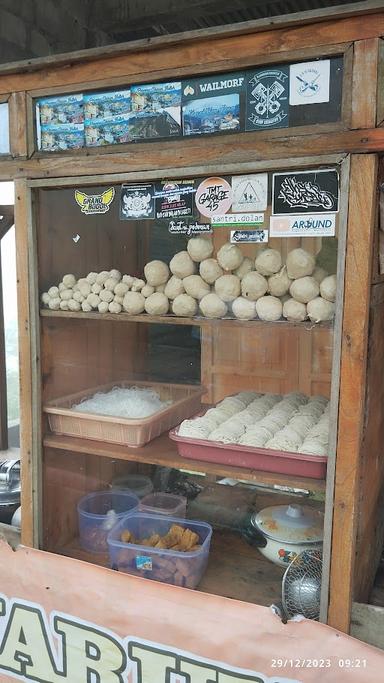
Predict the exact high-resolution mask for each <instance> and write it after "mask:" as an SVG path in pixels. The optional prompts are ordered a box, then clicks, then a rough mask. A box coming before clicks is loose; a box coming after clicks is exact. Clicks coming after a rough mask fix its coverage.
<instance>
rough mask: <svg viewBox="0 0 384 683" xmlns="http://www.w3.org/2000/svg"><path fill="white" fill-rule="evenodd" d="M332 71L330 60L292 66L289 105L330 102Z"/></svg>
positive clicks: (290, 69) (290, 70)
mask: <svg viewBox="0 0 384 683" xmlns="http://www.w3.org/2000/svg"><path fill="white" fill-rule="evenodd" d="M330 70H331V62H330V60H329V59H322V60H319V61H314V62H303V63H301V64H292V65H291V66H290V68H289V104H291V105H292V106H295V105H299V104H316V103H320V102H329V82H330Z"/></svg>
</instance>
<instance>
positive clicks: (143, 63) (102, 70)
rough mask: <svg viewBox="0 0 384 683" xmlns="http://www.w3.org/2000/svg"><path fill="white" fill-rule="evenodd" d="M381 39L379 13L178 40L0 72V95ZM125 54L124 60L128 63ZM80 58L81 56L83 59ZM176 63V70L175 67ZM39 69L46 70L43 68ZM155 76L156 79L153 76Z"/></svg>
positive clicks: (383, 22) (383, 29)
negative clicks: (28, 70)
mask: <svg viewBox="0 0 384 683" xmlns="http://www.w3.org/2000/svg"><path fill="white" fill-rule="evenodd" d="M381 34H384V13H383V12H381V13H379V14H373V15H369V14H368V15H367V16H365V17H364V18H363V19H362V18H361V17H350V18H348V19H343V20H340V21H339V22H337V21H334V20H332V21H324V22H321V23H318V24H316V23H315V24H313V25H311V26H307V25H303V26H299V27H296V28H285V29H284V30H276V28H274V29H273V30H267V31H262V32H259V33H257V32H256V33H252V34H244V35H233V36H228V37H222V36H221V35H220V34H219V35H218V36H215V35H211V36H210V37H209V38H208V37H205V38H204V39H201V40H194V41H191V42H190V43H189V44H188V48H186V40H185V38H184V37H181V39H180V42H179V43H178V44H171V45H165V46H163V47H162V49H160V45H159V46H158V47H157V49H156V50H150V51H148V50H143V49H142V47H141V49H136V51H133V50H132V49H129V50H128V49H127V50H126V52H125V53H124V54H123V55H121V54H118V55H112V56H109V55H108V54H107V53H105V54H104V57H102V56H100V59H98V60H93V61H92V62H90V61H88V60H86V59H83V61H81V62H80V61H78V60H74V61H73V62H68V61H67V62H66V63H65V64H64V65H62V64H58V65H54V64H53V65H52V67H51V68H50V69H48V68H47V65H46V64H45V65H43V64H41V65H40V70H38V71H32V72H31V73H28V72H21V71H19V72H18V73H15V72H12V73H9V72H8V73H7V72H4V74H3V75H2V76H0V93H9V92H15V91H24V90H26V91H30V90H37V89H42V88H54V87H63V86H65V85H71V87H72V88H73V89H74V90H76V86H78V87H79V88H81V86H84V85H85V84H88V87H89V83H92V82H96V81H100V84H101V86H100V87H103V86H104V85H105V83H107V82H109V83H110V82H111V79H116V78H119V77H120V78H125V79H126V83H127V84H129V83H132V82H135V80H136V79H137V78H138V77H140V75H141V81H144V80H145V79H150V80H151V79H152V78H155V79H156V80H164V77H165V72H166V70H167V69H168V70H169V69H173V71H174V74H175V75H177V74H179V77H180V74H183V70H184V69H186V68H189V69H190V70H191V69H193V71H190V73H195V74H199V73H201V72H202V73H204V72H207V65H208V66H209V68H212V65H216V66H215V68H214V70H217V71H218V70H220V69H221V70H222V71H225V70H233V69H236V68H243V67H244V66H245V65H246V64H248V65H249V66H252V65H253V64H258V63H266V62H267V63H268V62H269V61H270V60H271V59H272V55H278V54H283V53H284V57H283V59H284V60H285V59H287V55H286V53H290V52H292V51H293V50H294V51H296V54H297V59H298V60H300V59H302V56H301V55H300V50H305V49H315V48H318V56H322V53H323V50H326V47H327V46H332V45H338V44H340V43H350V42H353V41H355V40H366V39H369V38H376V37H379V36H380V35H381ZM128 55H129V58H128ZM84 56H85V55H83V57H84ZM175 64H176V65H177V68H175ZM43 66H45V68H44V69H43ZM156 74H157V75H156Z"/></svg>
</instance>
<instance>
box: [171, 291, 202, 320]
mask: <svg viewBox="0 0 384 683" xmlns="http://www.w3.org/2000/svg"><path fill="white" fill-rule="evenodd" d="M172 313H174V314H175V315H178V316H181V317H183V318H192V317H193V316H194V315H196V313H197V301H196V299H194V298H193V297H192V296H189V294H179V296H177V297H176V299H174V301H173V302H172Z"/></svg>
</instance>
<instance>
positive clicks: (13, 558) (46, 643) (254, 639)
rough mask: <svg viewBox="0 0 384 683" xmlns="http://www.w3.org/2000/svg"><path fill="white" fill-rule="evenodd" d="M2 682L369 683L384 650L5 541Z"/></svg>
mask: <svg viewBox="0 0 384 683" xmlns="http://www.w3.org/2000/svg"><path fill="white" fill-rule="evenodd" d="M0 586H1V588H0V591H1V594H0V643H1V644H0V681H1V682H3V681H5V682H6V681H14V680H22V681H41V682H44V683H65V682H66V681H68V682H70V683H125V682H126V683H267V682H268V683H283V682H285V683H293V682H298V683H301V682H303V683H307V682H313V681H321V682H322V683H331V682H332V683H339V682H340V681H342V680H348V681H350V682H351V683H373V682H374V681H375V682H376V681H377V680H378V678H377V676H378V672H379V671H381V670H382V668H383V666H384V653H382V652H381V651H380V650H376V649H375V648H372V647H369V646H368V645H364V644H363V643H360V642H359V641H356V640H354V639H352V638H350V637H348V636H345V635H343V634H341V633H338V632H337V631H335V630H333V629H331V628H329V627H327V626H324V625H322V624H318V623H316V622H311V621H306V620H302V621H299V622H293V621H290V622H288V624H283V623H282V622H281V621H280V619H279V618H278V617H277V616H275V615H274V614H273V613H272V611H271V610H270V609H268V608H266V607H259V606H256V605H251V604H247V603H242V602H238V601H236V600H229V599H226V598H220V597H217V596H211V595H206V594H203V593H199V592H198V591H192V590H187V589H182V588H175V587H173V586H168V585H165V584H160V583H156V582H154V581H149V580H147V579H140V578H136V577H131V576H127V575H124V574H119V573H118V572H114V571H112V570H109V569H104V568H101V567H97V566H95V565H90V564H86V563H83V562H79V561H77V560H72V559H69V558H63V557H59V556H56V555H51V554H48V553H43V552H41V551H38V550H31V549H27V548H19V549H18V550H17V551H16V552H14V551H12V550H11V548H10V547H9V546H8V545H6V544H5V543H1V544H0Z"/></svg>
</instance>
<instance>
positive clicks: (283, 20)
mask: <svg viewBox="0 0 384 683" xmlns="http://www.w3.org/2000/svg"><path fill="white" fill-rule="evenodd" d="M381 9H382V2H381V0H366V1H365V2H358V3H351V4H347V5H344V6H342V5H340V6H337V7H333V8H332V17H333V20H334V21H335V22H336V21H338V20H343V19H346V18H348V17H354V16H360V15H368V14H376V13H377V12H378V11H380V10H381ZM323 21H327V22H328V21H329V8H327V7H326V8H323V9H320V8H318V9H315V10H308V11H304V12H294V13H292V14H283V15H281V16H273V17H265V18H262V19H256V20H250V21H244V22H238V23H235V24H231V25H224V26H215V27H210V28H208V29H198V30H194V31H185V32H183V33H178V34H177V33H176V34H169V35H162V36H156V37H153V38H145V39H141V40H136V41H129V42H128V43H118V44H114V45H106V46H103V47H96V48H91V49H87V50H76V51H74V52H67V53H63V54H59V55H47V56H45V57H39V58H36V59H28V60H22V61H18V62H10V63H8V64H2V65H1V68H0V74H10V73H19V72H22V71H24V72H31V71H35V70H42V69H46V68H48V67H52V66H53V67H54V66H59V65H64V64H65V65H69V64H73V63H75V62H79V61H80V62H86V61H91V60H97V59H99V58H102V57H105V56H106V55H107V56H116V55H120V54H126V53H129V52H131V51H132V52H136V51H137V50H153V49H159V48H161V47H163V46H164V45H173V44H177V43H179V42H180V41H182V42H184V43H185V44H187V43H189V42H194V41H197V40H202V39H205V38H209V39H213V38H214V37H223V38H225V37H228V36H234V35H242V34H247V33H256V32H260V31H266V30H269V29H271V28H287V27H294V26H300V25H301V24H313V23H319V22H323Z"/></svg>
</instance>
